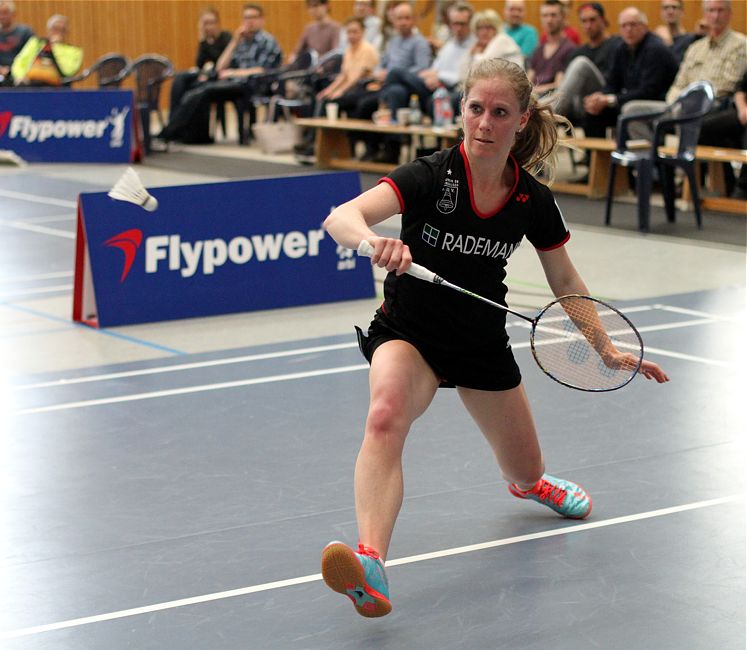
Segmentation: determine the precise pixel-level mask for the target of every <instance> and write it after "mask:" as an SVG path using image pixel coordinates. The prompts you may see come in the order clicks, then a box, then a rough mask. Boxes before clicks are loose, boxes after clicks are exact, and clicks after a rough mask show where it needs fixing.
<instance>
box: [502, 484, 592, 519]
mask: <svg viewBox="0 0 747 650" xmlns="http://www.w3.org/2000/svg"><path fill="white" fill-rule="evenodd" d="M508 491H509V492H510V493H511V494H513V495H514V496H515V497H519V498H520V499H531V500H532V501H536V502H537V503H541V504H543V505H545V506H547V507H548V508H552V509H553V510H554V511H555V512H557V513H558V514H559V515H563V516H564V517H568V518H569V519H584V518H585V517H588V516H589V513H590V512H591V497H590V496H589V495H588V494H586V490H584V489H583V488H582V487H581V486H580V485H576V484H575V483H571V482H570V481H564V480H563V479H562V478H555V477H554V476H550V475H549V474H543V475H542V478H541V479H540V480H539V481H537V483H536V484H535V485H534V487H533V488H532V489H531V490H527V491H526V492H525V491H524V490H521V489H519V488H518V487H517V486H516V484H515V483H509V484H508Z"/></svg>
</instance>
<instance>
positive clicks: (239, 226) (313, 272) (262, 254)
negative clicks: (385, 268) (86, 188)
mask: <svg viewBox="0 0 747 650" xmlns="http://www.w3.org/2000/svg"><path fill="white" fill-rule="evenodd" d="M360 191H361V189H360V176H359V175H358V174H357V173H350V172H345V173H326V174H313V175H308V176H294V177H285V178H273V179H263V180H248V181H232V182H226V183H210V184H206V185H185V186H179V187H162V188H156V189H153V190H150V193H151V194H152V195H153V196H154V197H155V198H156V199H157V200H158V205H159V207H158V209H157V210H156V211H155V212H146V211H145V210H143V209H142V208H140V207H138V206H136V205H133V204H130V203H126V202H122V201H115V200H113V199H111V198H109V197H108V196H107V195H106V194H105V193H103V192H102V193H93V194H81V195H80V199H79V208H80V209H79V215H80V216H79V219H80V223H79V234H78V237H79V238H81V237H83V238H84V240H85V249H87V259H88V260H90V278H91V281H92V284H93V293H94V295H95V308H96V314H95V318H94V317H93V315H92V314H87V313H85V309H83V310H81V307H80V304H82V302H83V300H82V291H83V289H84V287H83V282H82V278H83V273H82V272H81V271H80V269H79V268H76V278H77V279H76V292H75V293H76V299H75V300H76V302H77V303H78V307H77V311H76V307H75V306H74V318H76V320H82V321H87V322H92V323H93V324H97V325H98V326H100V327H110V326H113V325H129V324H134V323H145V322H153V321H163V320H170V319H176V318H191V317H196V316H210V315H215V314H226V313H232V312H242V311H254V310H260V309H275V308H278V307H290V306H298V305H310V304H317V303H324V302H333V301H338V300H352V299H359V298H370V297H372V296H374V295H375V289H374V282H373V272H372V269H371V264H370V262H369V261H368V260H367V259H362V260H358V259H357V258H356V256H355V255H354V254H353V251H350V250H348V249H345V248H342V247H340V246H338V245H337V244H336V243H335V241H334V240H333V239H332V238H331V237H330V236H329V235H328V234H327V233H326V232H325V231H324V230H323V229H322V226H321V224H322V221H323V220H324V219H325V218H326V216H327V215H328V214H329V212H330V210H331V209H332V208H333V207H334V206H336V205H340V204H341V203H344V202H345V201H348V200H350V199H351V198H353V197H355V196H357V195H358V194H360ZM81 225H82V227H81ZM82 253H83V250H82V248H81V246H80V242H79V254H78V256H77V260H76V265H82V264H83V263H84V261H85V259H84V258H86V256H85V255H83V254H82Z"/></svg>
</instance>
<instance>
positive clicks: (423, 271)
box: [358, 239, 441, 284]
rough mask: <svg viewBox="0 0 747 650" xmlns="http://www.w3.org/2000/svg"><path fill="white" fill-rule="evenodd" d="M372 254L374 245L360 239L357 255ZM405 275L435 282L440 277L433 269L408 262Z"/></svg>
mask: <svg viewBox="0 0 747 650" xmlns="http://www.w3.org/2000/svg"><path fill="white" fill-rule="evenodd" d="M373 254H374V247H373V246H371V244H370V243H369V242H367V241H366V240H365V239H363V240H361V243H360V244H358V255H360V256H361V257H372V256H373ZM407 275H411V276H413V277H414V278H418V279H419V280H425V281H426V282H433V283H435V284H439V283H440V282H441V278H440V277H439V276H438V275H436V274H435V273H434V272H433V271H429V270H428V269H427V268H425V267H424V266H420V264H414V263H413V264H410V268H409V269H407Z"/></svg>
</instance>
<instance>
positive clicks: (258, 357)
mask: <svg viewBox="0 0 747 650" xmlns="http://www.w3.org/2000/svg"><path fill="white" fill-rule="evenodd" d="M357 347H358V343H335V344H333V345H317V346H315V347H311V348H298V349H295V350H281V351H279V352H266V353H264V354H248V355H245V356H241V357H230V358H228V359H213V360H211V361H195V362H193V363H179V364H175V365H173V366H159V367H158V368H143V369H141V370H130V371H127V372H110V373H107V374H104V375H91V376H90V377H75V378H73V379H57V380H54V381H43V382H39V383H36V384H20V385H18V386H13V388H14V389H15V390H28V389H31V388H49V387H51V386H69V385H70V384H82V383H87V382H91V381H108V380H110V379H122V378H124V377H139V376H141V375H155V374H159V373H162V372H176V371H179V370H194V369H196V368H210V367H214V366H225V365H230V364H232V363H246V362H249V361H263V360H265V359H280V358H282V357H292V356H299V355H304V354H315V353H317V352H329V351H331V350H344V349H347V348H357Z"/></svg>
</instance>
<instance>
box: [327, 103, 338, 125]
mask: <svg viewBox="0 0 747 650" xmlns="http://www.w3.org/2000/svg"><path fill="white" fill-rule="evenodd" d="M325 108H326V111H327V119H328V120H329V121H330V122H334V121H335V120H336V119H337V116H338V115H339V113H340V105H339V104H327V106H326V107H325Z"/></svg>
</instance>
